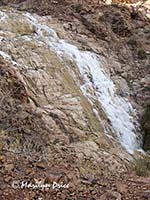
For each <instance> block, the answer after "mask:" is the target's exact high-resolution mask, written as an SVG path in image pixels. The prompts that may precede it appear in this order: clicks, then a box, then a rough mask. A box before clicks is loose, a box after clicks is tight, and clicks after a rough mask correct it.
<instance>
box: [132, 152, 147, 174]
mask: <svg viewBox="0 0 150 200" xmlns="http://www.w3.org/2000/svg"><path fill="white" fill-rule="evenodd" d="M135 172H136V174H137V175H138V176H150V156H149V155H146V156H144V157H143V158H140V159H137V160H136V162H135Z"/></svg>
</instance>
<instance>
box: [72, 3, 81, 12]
mask: <svg viewBox="0 0 150 200" xmlns="http://www.w3.org/2000/svg"><path fill="white" fill-rule="evenodd" d="M73 8H74V10H75V11H76V12H77V13H80V12H81V10H82V5H81V4H80V3H77V4H75V5H74V6H73Z"/></svg>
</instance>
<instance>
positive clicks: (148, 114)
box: [141, 105, 150, 151]
mask: <svg viewBox="0 0 150 200" xmlns="http://www.w3.org/2000/svg"><path fill="white" fill-rule="evenodd" d="M141 124H142V128H143V130H144V138H143V149H144V150H145V151H148V150H149V151H150V105H148V106H147V108H146V109H145V112H144V114H143V117H142V122H141Z"/></svg>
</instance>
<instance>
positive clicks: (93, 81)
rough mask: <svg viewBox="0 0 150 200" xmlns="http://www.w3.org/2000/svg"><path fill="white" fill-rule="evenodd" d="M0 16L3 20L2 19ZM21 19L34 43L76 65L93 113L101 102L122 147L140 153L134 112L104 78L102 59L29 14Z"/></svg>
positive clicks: (106, 78) (108, 80)
mask: <svg viewBox="0 0 150 200" xmlns="http://www.w3.org/2000/svg"><path fill="white" fill-rule="evenodd" d="M0 16H2V17H3V18H4V15H2V14H1V15H0ZM23 16H24V17H25V18H26V19H27V20H28V21H29V22H30V23H32V25H34V26H35V29H36V33H35V34H34V35H33V36H32V37H33V38H34V39H35V40H37V42H43V43H45V44H46V45H48V47H49V48H50V49H51V50H53V51H54V52H55V53H56V54H57V55H58V56H59V57H60V59H63V58H65V59H69V60H72V61H73V62H74V63H76V65H77V67H78V69H79V71H80V74H81V76H82V78H83V81H84V83H83V84H82V85H81V86H80V88H81V91H82V92H83V94H84V95H85V96H86V98H88V100H89V101H90V103H91V104H92V105H93V109H95V108H94V101H95V100H98V101H99V102H100V104H101V105H102V108H103V110H104V112H105V113H106V115H107V117H108V119H109V120H110V123H111V125H112V128H113V130H114V133H115V134H116V136H117V137H118V139H119V141H120V143H121V144H122V146H123V147H125V148H126V150H127V151H128V152H129V153H133V152H134V151H135V150H137V149H139V148H140V143H141V141H140V140H139V139H138V137H137V134H136V127H135V123H137V122H136V119H135V117H134V116H135V111H134V109H133V108H132V105H131V104H130V102H129V101H128V100H127V99H125V98H122V97H120V96H118V95H117V94H116V89H115V85H114V84H113V82H112V81H111V80H110V79H109V78H108V77H107V74H106V73H105V71H104V69H103V66H102V64H101V58H100V57H99V56H98V55H97V54H95V53H92V52H89V51H81V50H79V49H78V48H77V47H76V46H74V45H72V44H69V43H68V42H66V41H64V40H61V39H59V37H58V36H57V34H56V32H55V31H54V30H53V29H51V28H50V27H49V26H47V25H44V24H41V23H40V22H39V21H38V18H36V17H34V16H32V15H31V14H29V13H26V14H23ZM45 32H46V34H44V33H45ZM26 37H28V36H26ZM30 39H31V36H30ZM97 113H98V112H97Z"/></svg>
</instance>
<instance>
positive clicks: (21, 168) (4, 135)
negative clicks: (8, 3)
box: [0, 2, 149, 199]
mask: <svg viewBox="0 0 150 200" xmlns="http://www.w3.org/2000/svg"><path fill="white" fill-rule="evenodd" d="M53 3H54V2H53ZM55 3H56V2H55ZM56 4H57V3H56ZM105 9H106V8H105ZM113 9H115V8H113ZM114 12H115V11H114ZM125 12H127V11H125ZM103 14H104V15H103ZM103 14H102V15H100V17H102V16H104V17H105V18H107V19H109V20H110V21H109V20H108V21H109V22H108V23H110V24H111V25H110V27H111V28H112V37H113V38H114V40H115V41H117V37H121V38H122V37H125V36H127V35H128V34H126V32H125V35H124V30H126V31H127V33H128V30H130V31H131V32H130V31H129V35H130V34H131V35H132V28H131V27H130V24H128V23H126V22H124V21H123V22H122V21H120V20H122V19H123V18H122V14H121V13H119V14H118V15H117V16H119V23H121V24H123V27H122V26H121V27H120V29H119V32H116V26H117V25H116V26H115V24H114V23H113V22H114V21H112V20H115V21H116V18H115V17H114V18H112V17H110V16H109V15H110V13H107V10H104V13H103ZM96 15H97V13H96ZM92 16H93V18H90V15H88V14H85V15H84V16H80V17H81V18H80V17H79V16H77V18H73V20H74V21H75V24H72V23H71V22H68V21H67V22H64V24H63V25H61V24H60V22H58V20H57V19H52V18H51V17H49V16H46V17H40V16H38V15H36V14H33V15H31V14H29V13H26V12H20V11H16V10H13V9H6V8H3V9H2V10H1V11H0V19H1V20H0V88H1V90H0V106H1V111H0V116H1V119H0V136H1V141H0V150H1V154H0V162H1V163H2V171H1V173H3V178H2V180H1V179H0V181H1V185H3V187H4V188H3V194H2V198H3V199H12V198H15V197H16V198H20V199H23V198H25V197H26V198H32V199H33V198H37V194H36V193H34V192H31V194H30V195H29V196H27V192H28V191H27V192H25V194H24V193H23V191H21V192H20V191H19V192H18V193H16V191H15V188H14V190H13V191H12V187H11V183H12V181H14V180H26V177H29V179H31V180H32V181H33V183H36V182H37V179H39V177H40V179H41V181H42V183H47V181H48V182H50V183H51V182H53V181H64V182H69V184H70V189H69V192H68V191H64V193H59V192H58V191H57V192H55V191H53V190H52V191H50V192H48V193H46V195H45V196H46V197H44V198H46V199H50V198H51V199H65V198H66V197H68V198H70V194H71V195H72V196H73V198H72V197H71V198H72V199H82V198H83V199H88V198H95V199H106V198H108V199H109V198H116V199H121V198H122V196H123V198H124V197H126V196H127V194H126V193H127V192H126V191H127V190H126V189H120V187H118V186H117V185H112V184H113V183H114V181H115V179H116V178H117V177H118V176H119V175H120V174H121V173H123V172H126V171H127V169H128V167H129V162H130V161H132V159H133V156H131V155H130V154H129V153H127V151H126V150H125V148H126V149H128V147H129V145H130V147H133V149H132V148H130V150H132V152H130V153H133V151H134V150H136V149H138V148H139V147H140V142H141V138H139V137H138V136H139V135H138V132H139V124H138V122H137V119H136V113H135V112H134V109H133V107H132V105H133V106H134V104H135V106H134V107H135V108H137V107H138V106H139V107H140V106H141V105H142V103H140V104H139V105H138V106H137V104H136V101H135V100H134V99H132V98H131V99H129V97H130V95H131V94H132V92H133V93H134V94H135V93H136V92H137V90H141V85H142V84H144V87H145V82H146V84H147V82H148V81H147V79H148V77H143V79H141V82H140V83H139V80H138V81H137V79H135V80H134V85H133V88H134V90H132V86H130V83H131V82H130V80H131V81H132V80H133V77H134V75H133V74H132V72H133V71H134V70H133V69H131V65H127V64H126V63H125V62H123V61H124V60H125V59H126V56H127V55H126V53H127V50H126V48H123V53H122V55H120V54H119V55H118V57H117V56H116V55H115V53H116V52H115V50H114V52H115V53H114V52H112V53H111V54H108V51H109V50H108V46H107V42H108V41H109V40H110V39H111V38H109V37H108V35H109V34H108V32H105V31H104V32H103V28H102V27H103V24H102V26H99V25H98V24H97V23H96V24H94V25H93V21H92V20H93V19H94V15H92ZM84 19H85V20H84ZM96 19H97V18H96ZM80 20H81V21H80ZM98 20H100V19H98ZM83 21H84V22H83ZM116 23H118V21H116ZM112 26H113V27H112ZM114 26H115V27H114ZM77 27H79V28H80V30H78V28H77ZM85 27H86V28H85ZM110 27H109V28H110ZM126 27H127V29H126ZM105 28H106V30H107V28H108V27H105ZM54 30H55V31H54ZM77 30H78V31H77ZM97 30H98V31H99V33H97ZM74 31H75V32H76V31H77V35H76V34H74ZM85 32H86V33H87V36H89V39H87V38H88V37H86V36H85V37H83V35H82V34H85ZM120 32H121V33H120ZM80 34H81V35H80ZM79 36H80V37H79ZM95 37H97V38H98V40H99V42H100V43H98V44H97V43H96V40H95ZM79 38H80V41H79ZM103 39H104V41H105V42H104V41H103ZM65 40H68V41H65ZM107 40H108V41H107ZM103 42H104V43H103ZM102 43H103V44H104V46H102V45H101V44H102ZM111 44H112V43H110V45H111ZM115 44H117V43H115ZM132 45H133V44H132ZM112 48H114V49H116V48H117V47H114V46H113V47H112ZM83 50H84V51H83ZM85 50H88V51H85ZM89 50H90V51H89ZM91 52H92V53H91ZM116 54H117V53H116ZM139 54H140V55H141V51H140V53H139ZM142 55H143V54H142ZM146 55H147V54H146ZM110 58H112V59H110ZM120 59H122V61H120ZM144 59H145V58H144ZM131 60H132V58H131ZM99 62H100V63H101V65H99V64H98V63H99ZM141 62H144V60H143V59H142V60H141ZM145 62H146V60H145ZM91 63H92V64H93V63H94V64H93V65H92V67H91ZM128 64H129V63H128ZM143 73H144V72H143ZM139 76H140V75H139ZM110 78H111V79H112V80H113V81H114V83H115V85H116V87H115V85H114V83H113V82H112V81H111V79H110ZM128 78H129V79H128ZM138 78H139V77H138ZM102 83H105V84H102ZM116 88H117V89H116ZM139 94H140V93H139ZM142 94H143V93H142ZM139 99H141V97H139ZM132 101H133V103H132ZM140 102H141V100H140ZM114 105H115V106H114ZM140 109H141V107H140ZM140 109H139V110H140ZM114 114H115V115H114ZM112 119H113V120H112ZM116 122H117V123H116ZM116 124H117V125H116ZM118 127H119V128H120V127H121V128H120V130H119V131H118ZM124 130H125V131H124ZM128 130H129V131H128ZM140 134H141V132H140ZM136 136H137V137H136ZM121 144H122V145H121ZM134 145H135V146H134ZM14 163H15V164H14ZM108 175H109V176H110V175H111V176H112V179H111V176H110V179H107V178H108V177H107V176H108ZM117 175H118V176H117ZM95 176H97V177H99V178H98V179H96V178H95ZM101 176H102V177H103V176H104V177H106V184H105V179H104V181H103V180H101ZM124 179H126V178H124ZM118 180H119V181H120V180H121V178H118ZM10 181H11V183H10ZM27 181H29V180H27ZM79 184H81V188H78V185H79ZM124 184H125V183H123V185H124ZM8 185H9V187H8ZM129 185H130V183H129ZM137 185H138V184H137ZM99 187H100V188H101V189H102V191H100V189H99ZM134 187H135V185H134V184H133V186H132V187H131V192H130V193H131V194H132V190H134V189H135V188H134ZM143 187H144V191H146V190H147V188H148V187H149V184H148V183H147V182H144V186H143ZM8 188H9V189H8ZM117 188H119V189H117ZM125 188H127V186H125ZM111 190H113V191H111ZM115 190H117V192H115ZM139 190H140V191H143V188H142V186H139ZM44 191H45V190H44ZM44 191H42V192H44ZM85 191H87V194H85ZM140 191H139V193H140ZM45 192H47V191H45ZM56 193H57V194H56ZM120 193H121V194H120ZM7 194H8V196H7ZM17 195H18V196H17ZM40 195H41V196H42V198H43V195H44V194H41V191H40V192H39V193H38V198H39V197H40ZM56 195H57V196H56ZM143 195H144V194H143V192H141V194H139V199H142V198H143V199H144V197H143ZM148 195H149V194H148ZM133 197H136V194H134V193H133V194H132V195H131V196H129V198H130V199H133ZM127 198H128V197H127ZM129 198H128V199H129Z"/></svg>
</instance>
